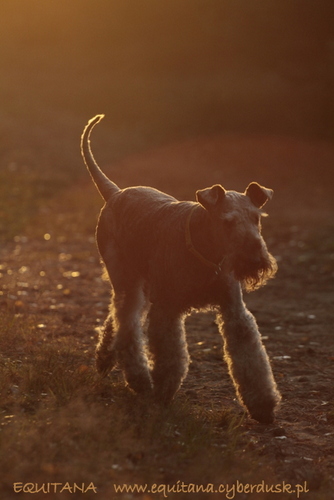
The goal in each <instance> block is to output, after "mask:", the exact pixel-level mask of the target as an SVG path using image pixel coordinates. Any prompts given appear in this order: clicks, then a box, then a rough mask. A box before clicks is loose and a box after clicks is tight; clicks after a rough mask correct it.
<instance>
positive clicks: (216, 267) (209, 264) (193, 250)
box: [185, 205, 225, 275]
mask: <svg viewBox="0 0 334 500" xmlns="http://www.w3.org/2000/svg"><path fill="white" fill-rule="evenodd" d="M196 208H197V205H194V206H193V208H192V209H191V210H190V212H189V215H188V217H187V221H186V231H185V236H186V246H187V249H188V250H189V251H190V252H191V253H192V254H193V255H195V257H197V259H198V260H199V261H200V262H202V264H204V265H205V266H207V267H210V268H211V269H213V270H214V271H215V273H216V274H217V275H218V274H219V273H220V271H221V268H222V265H223V262H224V260H225V257H223V259H222V260H221V261H220V262H219V263H218V264H216V263H215V262H212V261H211V260H208V259H206V258H205V257H203V255H202V254H201V253H200V252H199V251H198V250H196V248H195V247H194V245H193V242H192V239H191V233H190V219H191V216H192V214H193V212H194V211H195V210H196Z"/></svg>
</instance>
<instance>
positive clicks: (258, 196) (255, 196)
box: [245, 182, 274, 208]
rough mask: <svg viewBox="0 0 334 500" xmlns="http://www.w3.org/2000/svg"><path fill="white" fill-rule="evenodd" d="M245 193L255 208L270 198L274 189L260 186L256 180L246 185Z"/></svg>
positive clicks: (261, 205)
mask: <svg viewBox="0 0 334 500" xmlns="http://www.w3.org/2000/svg"><path fill="white" fill-rule="evenodd" d="M245 194H246V195H247V196H248V197H249V198H250V200H251V202H252V203H253V205H255V206H256V207H257V208H261V207H263V205H265V204H266V203H267V201H268V200H271V198H272V197H273V194H274V191H273V190H272V189H268V188H265V187H263V186H260V184H258V183H257V182H251V183H250V184H249V185H248V186H247V188H246V191H245Z"/></svg>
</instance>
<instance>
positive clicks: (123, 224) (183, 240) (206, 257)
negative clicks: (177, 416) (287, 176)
mask: <svg viewBox="0 0 334 500" xmlns="http://www.w3.org/2000/svg"><path fill="white" fill-rule="evenodd" d="M101 117H102V116H101V115H99V116H97V117H95V118H94V119H93V120H91V121H90V122H89V123H88V125H87V127H86V128H85V130H84V133H83V136H82V154H83V158H84V160H85V162H86V165H87V167H88V169H89V171H90V173H91V175H92V178H93V180H94V182H95V184H96V186H97V188H98V189H99V191H100V193H101V195H102V196H103V198H104V199H105V201H106V203H105V206H104V207H103V209H102V211H101V214H100V218H99V222H98V226H97V233H96V236H97V244H98V248H99V251H100V254H101V257H102V259H103V261H104V264H105V267H106V270H107V273H108V276H109V279H110V283H111V286H112V300H111V307H110V313H109V316H108V318H107V320H106V322H105V324H104V327H103V328H102V332H101V338H100V341H99V344H98V346H97V359H96V362H97V369H98V370H99V372H101V373H107V372H108V371H109V370H111V369H112V368H113V367H114V366H115V364H116V363H117V364H118V365H119V366H120V367H121V368H122V370H123V372H124V376H125V379H126V381H127V383H128V385H129V386H130V387H131V388H132V389H133V390H134V391H136V392H138V393H153V394H154V395H155V397H156V399H158V400H160V401H163V402H168V401H170V400H171V399H172V398H173V396H174V395H175V393H176V391H177V390H178V389H179V387H180V385H181V383H182V380H183V379H184V378H185V376H186V375H187V371H188V365H189V355H188V350H187V343H186V338H185V329H184V318H185V316H186V314H187V313H189V311H190V310H191V309H192V308H203V307H207V306H210V307H213V308H216V310H217V316H218V324H219V330H220V332H221V334H222V336H223V338H224V352H225V359H226V361H227V364H228V367H229V372H230V375H231V377H232V380H233V382H234V384H235V387H236V391H237V394H238V397H239V400H240V401H241V403H243V404H244V405H245V407H246V408H247V409H248V411H249V413H250V415H251V416H252V417H254V418H255V419H257V420H259V421H261V422H271V421H272V420H273V418H274V409H275V407H276V405H277V404H278V402H279V399H280V395H279V393H278V391H277V388H276V384H275V381H274V378H273V375H272V371H271V367H270V363H269V359H268V356H267V354H266V351H265V348H264V346H263V344H262V342H261V336H260V333H259V331H258V328H257V324H256V321H255V318H254V317H253V316H252V314H251V313H250V312H249V311H248V310H247V308H246V306H245V304H244V302H243V298H242V288H244V289H246V290H247V291H250V290H254V289H256V288H258V287H259V286H261V285H264V284H265V283H266V281H267V279H269V278H271V277H273V276H274V274H275V272H276V261H275V259H274V258H273V257H272V256H271V255H270V254H269V252H268V250H267V247H266V244H265V242H264V240H263V238H262V236H261V228H260V217H261V215H264V214H263V212H262V211H261V208H262V206H263V205H264V204H265V203H266V201H267V200H268V199H270V198H271V196H272V191H271V190H269V189H267V188H264V187H262V186H260V185H259V184H257V183H254V182H253V183H251V184H250V185H249V186H248V187H247V189H246V191H245V192H244V193H237V192H235V191H226V190H225V189H224V188H223V187H222V186H220V185H215V186H212V187H211V188H207V189H203V190H200V191H197V193H196V196H197V203H194V202H188V201H178V200H176V199H175V198H173V197H172V196H169V195H167V194H165V193H162V192H160V191H158V190H156V189H153V188H149V187H142V186H139V187H129V188H126V189H120V188H119V187H118V186H117V185H116V184H115V183H113V182H112V181H110V179H108V178H107V177H106V176H105V174H103V173H102V172H101V170H100V169H99V167H98V165H97V164H96V162H95V160H94V158H93V155H92V153H91V150H90V147H89V135H90V132H91V129H92V128H93V126H94V125H95V124H96V123H98V121H100V119H101ZM187 232H188V233H189V235H190V236H189V238H188V240H190V242H189V241H187V237H186V233H187ZM146 316H147V320H148V331H147V333H148V349H149V352H150V355H151V363H152V365H153V366H150V364H149V361H148V358H147V353H146V351H145V349H146V347H144V344H143V322H144V319H145V318H146Z"/></svg>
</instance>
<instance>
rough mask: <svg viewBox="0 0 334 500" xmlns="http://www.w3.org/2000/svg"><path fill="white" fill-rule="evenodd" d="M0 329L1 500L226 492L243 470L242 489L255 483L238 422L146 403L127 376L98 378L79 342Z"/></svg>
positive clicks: (28, 321) (27, 324)
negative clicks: (201, 489) (57, 487)
mask: <svg viewBox="0 0 334 500" xmlns="http://www.w3.org/2000/svg"><path fill="white" fill-rule="evenodd" d="M0 320H1V325H2V328H1V334H0V335H1V336H0V352H1V358H0V380H1V386H0V390H1V410H0V411H1V413H0V423H1V431H0V448H1V450H0V469H1V471H2V480H3V481H2V483H3V484H2V495H4V497H3V498H6V499H7V498H8V499H9V498H12V497H15V494H14V493H13V483H15V482H20V481H21V482H33V483H35V482H36V483H45V482H48V483H50V482H62V483H64V482H66V481H67V482H70V483H74V482H76V483H78V484H81V483H82V482H84V483H86V484H89V483H90V482H91V481H93V482H94V484H95V485H96V487H97V488H98V489H99V492H101V494H102V493H103V494H111V492H112V491H113V485H114V484H116V483H117V484H122V483H128V484H133V483H138V484H146V483H147V484H152V483H161V484H167V483H176V482H177V481H178V480H180V479H182V480H183V481H184V482H192V483H198V484H206V483H211V482H212V483H213V482H219V483H221V482H226V481H228V480H232V479H233V478H234V476H235V470H234V472H233V466H235V463H236V460H237V461H238V474H239V476H238V478H239V479H240V480H241V479H242V478H243V477H245V478H246V477H249V474H250V473H251V475H252V474H253V473H254V471H252V468H253V466H254V464H255V462H254V464H253V465H252V460H251V461H250V462H249V454H248V453H247V452H244V455H245V456H244V458H241V459H240V450H241V449H242V448H245V447H246V448H247V439H246V440H245V436H244V435H243V433H242V432H241V431H240V425H241V423H242V419H241V420H240V417H236V416H235V415H233V414H232V413H229V412H228V411H227V412H225V413H222V412H219V411H214V410H210V409H206V410H204V409H203V408H202V407H200V406H199V407H196V406H193V405H190V404H189V403H188V402H187V400H186V399H183V398H182V399H180V400H178V401H176V402H175V404H173V405H172V406H171V407H168V408H161V407H158V406H154V405H153V406H152V405H151V404H150V403H149V402H148V401H143V402H140V401H138V399H137V398H136V396H135V395H133V394H132V393H130V391H128V390H127V389H126V388H124V384H123V381H122V379H121V377H120V374H117V373H115V374H113V376H112V377H111V378H108V379H101V378H99V377H98V376H97V375H96V373H95V370H94V367H93V366H92V365H90V364H87V355H85V354H83V352H82V350H81V349H80V345H78V341H77V340H76V339H75V338H69V339H68V341H67V342H62V343H61V344H60V343H59V342H57V341H56V339H54V340H52V339H51V340H49V341H48V342H47V343H46V342H43V341H42V340H41V338H40V337H41V334H40V332H39V331H38V328H37V327H36V326H35V325H36V319H34V318H29V317H26V316H24V315H21V314H19V315H15V316H14V317H13V315H12V313H10V312H1V318H0ZM203 463H204V464H205V467H203ZM250 471H251V472H250ZM255 476H256V472H255ZM40 495H42V493H40ZM92 495H93V493H92ZM36 498H38V496H36ZM41 498H42V497H41ZM64 498H66V496H64ZM87 498H90V497H89V495H88V496H87ZM92 498H94V496H92ZM120 498H122V497H121V496H120ZM124 498H126V497H124ZM180 498H182V496H181V497H180Z"/></svg>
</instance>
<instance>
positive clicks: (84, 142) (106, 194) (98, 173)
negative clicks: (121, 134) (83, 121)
mask: <svg viewBox="0 0 334 500" xmlns="http://www.w3.org/2000/svg"><path fill="white" fill-rule="evenodd" d="M102 118H104V115H96V116H94V118H92V119H91V120H89V122H88V123H87V125H86V127H85V129H84V131H83V133H82V136H81V154H82V157H83V159H84V162H85V164H86V166H87V168H88V171H89V173H90V175H91V177H92V179H93V182H94V184H95V186H96V187H97V189H98V191H99V193H100V194H101V196H102V198H104V200H105V201H107V200H108V199H109V198H110V196H111V195H112V194H114V193H116V192H117V191H119V187H118V186H117V184H115V183H114V182H112V181H111V180H110V179H108V177H107V176H106V175H105V174H104V173H103V172H102V170H101V169H100V167H99V166H98V164H97V163H96V161H95V158H94V156H93V153H92V150H91V148H90V140H89V139H90V134H91V131H92V129H93V127H95V125H96V124H97V123H99V121H101V120H102Z"/></svg>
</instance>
